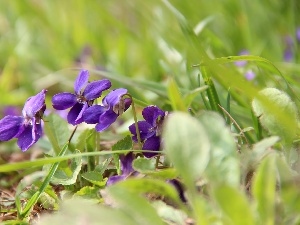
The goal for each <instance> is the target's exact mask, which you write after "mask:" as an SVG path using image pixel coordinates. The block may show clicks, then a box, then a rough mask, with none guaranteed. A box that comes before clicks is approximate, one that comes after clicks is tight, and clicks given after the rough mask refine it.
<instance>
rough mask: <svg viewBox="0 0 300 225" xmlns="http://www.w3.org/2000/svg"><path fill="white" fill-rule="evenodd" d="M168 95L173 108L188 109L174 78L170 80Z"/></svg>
mask: <svg viewBox="0 0 300 225" xmlns="http://www.w3.org/2000/svg"><path fill="white" fill-rule="evenodd" d="M168 96H169V99H170V101H171V105H172V108H173V110H178V111H186V109H187V107H186V106H185V104H184V101H183V97H182V95H181V93H180V91H179V88H178V86H177V84H176V82H175V81H174V79H170V81H169V85H168Z"/></svg>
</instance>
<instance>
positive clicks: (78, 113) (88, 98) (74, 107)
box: [52, 70, 111, 125]
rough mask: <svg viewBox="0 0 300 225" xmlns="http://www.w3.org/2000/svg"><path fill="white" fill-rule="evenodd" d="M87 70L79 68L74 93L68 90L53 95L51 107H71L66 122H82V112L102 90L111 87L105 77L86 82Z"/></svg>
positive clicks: (87, 77) (61, 108) (73, 123)
mask: <svg viewBox="0 0 300 225" xmlns="http://www.w3.org/2000/svg"><path fill="white" fill-rule="evenodd" d="M88 79H89V72H88V71H87V70H81V71H80V73H79V74H78V77H77V79H76V81H75V84H74V91H75V94H73V93H69V92H63V93H59V94H56V95H54V96H53V98H52V104H53V108H54V109H57V110H64V109H68V108H71V110H70V111H69V113H68V116H67V119H68V123H70V124H72V125H76V124H79V123H82V122H83V117H82V115H83V113H84V111H85V110H86V109H87V108H88V107H90V106H91V105H92V104H93V103H94V100H95V99H97V98H99V97H100V96H101V94H102V92H103V91H104V90H107V89H109V88H110V87H111V83H110V81H109V80H107V79H103V80H98V81H93V82H90V83H88Z"/></svg>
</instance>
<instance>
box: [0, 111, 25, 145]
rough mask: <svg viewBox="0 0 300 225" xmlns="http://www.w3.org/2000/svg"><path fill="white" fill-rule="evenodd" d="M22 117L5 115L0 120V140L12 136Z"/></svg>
mask: <svg viewBox="0 0 300 225" xmlns="http://www.w3.org/2000/svg"><path fill="white" fill-rule="evenodd" d="M23 121H24V118H23V117H21V116H5V117H4V118H3V119H1V120H0V141H8V140H10V139H12V138H14V137H15V136H16V135H17V134H18V132H19V130H20V127H21V126H22V124H23Z"/></svg>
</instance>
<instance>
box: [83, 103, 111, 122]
mask: <svg viewBox="0 0 300 225" xmlns="http://www.w3.org/2000/svg"><path fill="white" fill-rule="evenodd" d="M105 110H106V109H105V108H104V107H103V106H101V105H93V106H91V107H89V108H87V109H86V110H85V111H84V113H83V120H84V122H86V123H88V124H96V123H99V117H100V115H101V114H102V113H104V112H105Z"/></svg>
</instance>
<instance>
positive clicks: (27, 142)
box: [17, 125, 38, 152]
mask: <svg viewBox="0 0 300 225" xmlns="http://www.w3.org/2000/svg"><path fill="white" fill-rule="evenodd" d="M24 127H25V129H24V130H23V132H22V133H20V134H19V135H18V136H17V138H18V146H19V147H20V148H21V150H22V151H23V152H24V151H26V150H27V149H29V148H30V147H31V146H32V145H33V144H34V143H36V142H37V140H38V138H36V139H33V136H32V130H33V128H32V126H31V125H28V126H24Z"/></svg>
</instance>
